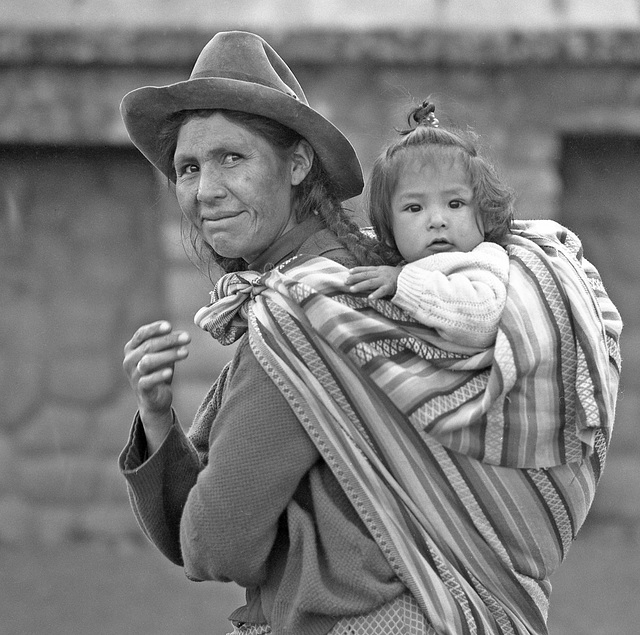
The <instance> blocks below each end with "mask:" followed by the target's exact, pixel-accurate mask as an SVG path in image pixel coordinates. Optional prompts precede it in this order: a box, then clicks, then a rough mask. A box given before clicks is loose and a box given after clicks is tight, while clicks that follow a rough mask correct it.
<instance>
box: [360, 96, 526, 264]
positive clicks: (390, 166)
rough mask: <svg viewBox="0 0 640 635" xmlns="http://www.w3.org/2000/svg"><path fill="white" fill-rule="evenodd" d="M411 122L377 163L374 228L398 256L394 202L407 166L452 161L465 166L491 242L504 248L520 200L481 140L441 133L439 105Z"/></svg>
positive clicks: (420, 109)
mask: <svg viewBox="0 0 640 635" xmlns="http://www.w3.org/2000/svg"><path fill="white" fill-rule="evenodd" d="M407 121H408V124H409V127H408V128H407V129H403V130H398V133H399V134H400V139H398V140H397V141H395V142H393V143H392V144H391V145H389V146H388V147H387V149H386V150H385V151H384V152H383V153H382V154H381V155H380V156H379V157H378V158H377V159H376V161H375V162H374V165H373V168H372V171H371V176H370V177H369V182H368V184H367V188H366V191H365V201H366V205H367V208H368V210H369V215H370V217H371V223H372V225H373V228H374V230H375V232H376V235H377V236H378V238H379V239H380V241H381V242H384V243H386V244H387V245H389V246H390V247H391V248H392V249H393V250H394V251H395V252H396V253H398V252H397V246H396V243H395V239H394V236H393V228H392V211H391V197H392V196H393V192H394V190H395V187H396V184H397V182H398V178H399V175H400V173H401V172H402V169H403V167H404V165H406V161H412V160H414V159H415V158H416V157H417V156H418V157H421V158H424V157H426V158H428V159H430V160H433V161H435V162H442V161H443V159H446V158H451V159H455V160H460V161H461V162H462V165H463V167H464V169H465V170H466V172H467V174H468V175H469V181H470V184H471V187H472V189H473V196H474V202H475V203H476V205H477V207H478V211H479V214H480V216H481V217H482V222H483V224H484V233H485V240H487V241H489V242H495V243H498V244H503V243H504V241H505V239H506V236H507V235H508V234H509V233H510V231H511V224H512V221H513V204H514V195H513V191H512V190H511V189H510V188H509V187H507V186H506V185H505V184H504V183H503V182H502V181H501V180H500V178H499V177H498V174H497V172H496V170H495V168H494V167H493V165H491V163H490V162H489V161H488V160H487V159H486V158H485V157H483V156H482V155H481V154H480V152H479V150H478V148H479V140H478V136H477V135H476V134H475V133H474V132H472V131H470V130H468V131H461V130H458V129H455V128H449V129H445V128H441V127H440V122H439V121H438V120H437V119H436V116H435V105H434V104H433V103H431V102H430V101H423V102H422V103H421V104H419V105H418V106H415V107H413V108H412V109H411V111H410V112H409V115H408V117H407ZM416 153H419V154H416Z"/></svg>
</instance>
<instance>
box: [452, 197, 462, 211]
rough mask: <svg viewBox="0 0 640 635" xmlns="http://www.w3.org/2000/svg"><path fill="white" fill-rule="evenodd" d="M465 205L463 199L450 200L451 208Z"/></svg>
mask: <svg viewBox="0 0 640 635" xmlns="http://www.w3.org/2000/svg"><path fill="white" fill-rule="evenodd" d="M464 205H465V202H464V201H461V200H458V199H456V200H453V201H449V207H450V208H451V209H460V208H461V207H463V206H464Z"/></svg>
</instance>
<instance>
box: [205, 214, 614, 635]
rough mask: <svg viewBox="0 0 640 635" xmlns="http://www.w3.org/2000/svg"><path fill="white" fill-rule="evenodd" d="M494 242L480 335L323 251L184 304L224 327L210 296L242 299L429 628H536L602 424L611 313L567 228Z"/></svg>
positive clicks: (278, 379) (590, 492)
mask: <svg viewBox="0 0 640 635" xmlns="http://www.w3.org/2000/svg"><path fill="white" fill-rule="evenodd" d="M506 249H507V252H508V255H509V259H510V270H509V285H508V294H507V304H506V308H505V311H504V314H503V318H502V320H501V323H500V328H499V331H498V336H497V339H496V343H495V345H494V346H493V347H491V348H490V349H483V350H477V349H469V348H464V347H461V346H456V345H453V344H451V343H447V342H445V341H444V340H442V339H441V338H439V337H438V335H437V333H436V332H435V331H433V330H432V329H429V328H428V327H424V326H422V325H420V324H418V323H416V322H415V321H414V320H412V319H411V318H410V317H409V316H408V315H407V314H406V313H404V312H403V311H401V310H400V309H398V308H397V307H395V306H394V305H393V304H391V302H389V301H386V300H379V301H373V302H372V301H369V300H368V299H367V298H366V297H365V296H364V295H363V296H360V295H352V294H348V293H346V290H345V287H344V284H343V283H344V280H345V278H346V275H347V270H346V269H345V268H344V267H342V266H341V265H338V264H336V263H334V262H331V261H328V260H326V259H322V258H308V257H296V258H294V259H292V260H291V261H289V262H287V263H285V264H284V265H282V266H281V267H280V268H278V269H277V270H273V271H271V272H268V273H267V274H264V275H263V276H262V277H260V278H259V279H251V281H250V282H249V283H248V284H249V285H250V286H251V292H250V293H249V295H248V296H246V295H245V296H239V295H237V294H236V295H233V294H232V295H227V292H228V291H233V292H235V291H237V289H238V285H239V281H238V276H239V275H240V276H245V274H244V273H242V274H229V275H228V276H225V277H224V278H223V279H222V280H221V281H220V282H219V283H218V285H217V286H216V292H215V293H214V294H213V295H214V299H215V300H219V301H217V302H214V303H213V304H212V305H210V306H209V307H205V308H203V309H201V310H200V311H199V312H198V314H197V315H196V323H198V324H199V325H200V326H201V327H202V328H204V329H205V330H208V331H210V332H211V333H212V334H213V335H214V336H215V337H218V338H224V337H225V336H226V335H228V331H227V330H226V327H225V326H224V324H223V321H221V320H220V318H219V315H220V310H219V309H220V306H224V313H225V314H226V315H233V314H234V310H240V308H241V307H242V306H244V310H247V308H248V312H247V314H248V326H247V327H246V328H248V336H249V338H250V344H251V348H252V350H253V352H254V354H255V355H256V358H257V359H258V360H259V361H260V363H261V364H262V366H263V368H264V369H265V371H266V372H267V373H268V374H269V375H270V377H271V378H272V379H273V381H274V382H275V384H276V385H277V386H278V388H279V389H280V390H281V392H282V393H283V395H284V396H285V397H286V398H287V399H288V401H289V404H290V405H291V408H292V409H293V411H294V412H295V413H296V415H297V417H298V419H299V420H300V422H301V424H302V425H303V426H304V428H305V430H306V431H307V433H308V434H309V436H310V438H311V439H312V440H313V442H314V443H315V445H316V446H317V448H318V450H319V451H320V453H321V455H322V456H323V458H324V459H325V461H326V462H327V463H328V464H329V466H330V467H331V469H332V470H333V472H334V474H335V475H336V477H337V479H338V480H339V482H340V483H341V485H342V487H343V488H344V491H345V492H346V493H347V495H348V496H349V497H350V499H351V501H352V503H353V505H354V507H355V509H356V510H357V511H358V513H359V514H360V516H361V518H362V520H363V521H364V523H365V525H366V526H367V528H368V529H369V531H370V532H371V534H372V536H374V538H375V539H376V541H377V542H378V544H379V546H380V548H381V549H382V551H383V553H384V554H385V556H386V557H387V559H388V561H389V564H390V565H391V567H392V568H393V570H394V571H395V572H396V574H397V575H398V577H399V578H400V579H401V580H402V581H403V582H404V583H405V585H406V586H407V588H408V589H409V590H410V591H411V593H412V594H413V595H414V597H415V598H416V600H417V601H418V603H419V605H420V607H421V609H422V610H423V611H424V613H425V615H426V617H427V619H428V621H429V623H430V624H431V626H432V627H433V629H434V630H435V632H437V633H438V634H441V635H445V634H446V635H454V634H455V635H460V634H471V633H492V634H493V633H496V634H508V633H516V634H525V633H527V634H529V633H535V634H543V633H546V632H547V629H546V618H547V610H548V599H549V594H550V589H551V587H550V583H549V580H548V578H549V575H550V574H551V573H552V572H553V571H554V570H555V569H556V568H557V566H558V565H559V563H560V562H561V561H562V559H563V558H564V557H565V555H566V552H567V549H568V547H569V546H570V544H571V541H572V540H573V538H574V537H575V535H576V533H577V531H578V529H579V527H580V526H581V525H582V523H583V521H584V519H585V516H586V514H587V511H588V510H589V507H590V505H591V502H592V500H593V496H594V491H595V487H596V484H597V481H598V479H599V476H600V473H601V470H602V468H603V465H604V458H605V453H606V449H607V446H608V442H609V438H610V434H611V429H612V426H613V419H614V410H615V400H616V393H617V384H618V376H619V368H620V354H619V335H620V331H621V328H622V324H621V320H620V316H619V314H618V312H617V310H616V309H615V307H614V305H613V304H612V303H611V301H610V300H609V298H608V296H607V294H606V292H605V291H604V288H603V286H602V283H601V280H600V277H599V275H598V272H597V271H596V270H595V268H594V267H593V266H592V265H591V264H590V263H588V262H587V261H586V260H585V259H583V258H582V252H581V246H580V242H579V241H578V239H577V237H576V236H575V235H574V234H572V233H571V232H569V231H568V230H566V229H565V228H563V227H561V226H560V225H558V224H556V223H554V222H552V221H526V222H525V221H521V222H518V223H516V224H515V227H514V233H513V235H512V236H511V237H510V239H509V244H508V245H507V247H506ZM240 286H242V285H241V284H240ZM245 288H246V285H245ZM223 296H227V297H224V298H223ZM246 297H251V298H252V299H251V301H250V302H249V303H248V307H247V303H246V302H245V298H246ZM227 321H228V320H227ZM241 332H242V329H241V328H238V325H237V323H236V324H235V325H234V334H233V337H237V336H238V335H239V334H240V333H241ZM225 334H226V335H225Z"/></svg>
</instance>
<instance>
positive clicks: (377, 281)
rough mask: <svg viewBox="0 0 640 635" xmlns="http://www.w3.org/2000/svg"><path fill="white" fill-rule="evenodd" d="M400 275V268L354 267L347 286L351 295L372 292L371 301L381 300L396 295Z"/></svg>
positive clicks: (350, 272) (346, 282) (347, 280)
mask: <svg viewBox="0 0 640 635" xmlns="http://www.w3.org/2000/svg"><path fill="white" fill-rule="evenodd" d="M399 275H400V267H388V266H380V267H354V268H353V269H351V270H350V271H349V277H348V278H347V279H346V281H345V284H346V285H347V286H348V287H349V291H350V292H351V293H366V292H367V291H372V292H371V293H370V294H369V299H370V300H379V299H380V298H384V297H386V296H390V295H395V292H396V289H397V287H398V276H399Z"/></svg>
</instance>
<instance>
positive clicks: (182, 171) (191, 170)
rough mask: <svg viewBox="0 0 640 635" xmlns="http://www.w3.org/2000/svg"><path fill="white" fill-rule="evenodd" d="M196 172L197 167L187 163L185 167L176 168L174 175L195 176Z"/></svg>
mask: <svg viewBox="0 0 640 635" xmlns="http://www.w3.org/2000/svg"><path fill="white" fill-rule="evenodd" d="M197 171H198V166H197V165H195V164H194V163H187V164H185V165H177V166H176V175H177V176H184V175H186V174H195V173H196V172H197Z"/></svg>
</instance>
